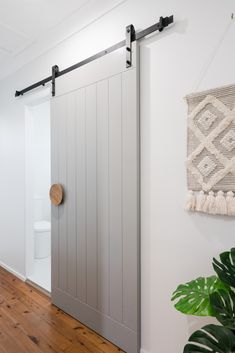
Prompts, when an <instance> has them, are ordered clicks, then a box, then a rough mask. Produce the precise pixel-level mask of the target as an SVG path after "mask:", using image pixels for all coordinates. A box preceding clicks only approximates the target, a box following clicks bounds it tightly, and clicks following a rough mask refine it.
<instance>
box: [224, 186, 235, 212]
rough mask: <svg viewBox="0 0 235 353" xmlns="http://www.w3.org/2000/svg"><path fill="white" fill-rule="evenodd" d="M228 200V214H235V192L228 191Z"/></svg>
mask: <svg viewBox="0 0 235 353" xmlns="http://www.w3.org/2000/svg"><path fill="white" fill-rule="evenodd" d="M226 202H227V211H228V216H235V198H234V193H233V192H232V191H229V192H227V196H226Z"/></svg>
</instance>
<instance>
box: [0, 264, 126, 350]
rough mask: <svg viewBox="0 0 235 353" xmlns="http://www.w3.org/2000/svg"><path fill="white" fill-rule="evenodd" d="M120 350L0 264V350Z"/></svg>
mask: <svg viewBox="0 0 235 353" xmlns="http://www.w3.org/2000/svg"><path fill="white" fill-rule="evenodd" d="M117 352H118V353H123V351H121V350H120V349H119V348H118V347H116V346H114V345H113V344H112V343H110V342H109V341H107V340H105V339H104V338H103V337H101V336H99V335H98V334H96V333H95V332H94V331H92V330H90V329H89V328H87V327H86V326H84V325H83V324H82V323H80V322H79V321H77V320H75V319H74V318H72V317H71V316H69V315H67V314H66V313H64V312H63V311H62V310H60V309H58V308H57V307H56V306H54V305H52V304H51V302H50V299H49V298H48V297H47V296H46V295H44V294H43V293H41V292H39V291H38V290H37V289H35V288H33V287H31V286H30V285H29V284H26V283H24V282H23V281H21V280H20V279H18V278H17V277H15V276H14V275H12V274H11V273H9V272H7V271H6V270H5V269H3V268H2V267H0V353H117Z"/></svg>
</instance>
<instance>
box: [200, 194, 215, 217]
mask: <svg viewBox="0 0 235 353" xmlns="http://www.w3.org/2000/svg"><path fill="white" fill-rule="evenodd" d="M202 212H205V213H210V214H216V209H215V196H214V192H213V191H210V192H209V194H208V195H207V196H206V201H205V203H204V205H203V208H202Z"/></svg>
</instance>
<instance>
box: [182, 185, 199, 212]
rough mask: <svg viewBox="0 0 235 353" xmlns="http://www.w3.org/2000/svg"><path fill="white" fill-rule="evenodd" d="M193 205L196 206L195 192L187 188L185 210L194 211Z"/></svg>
mask: <svg viewBox="0 0 235 353" xmlns="http://www.w3.org/2000/svg"><path fill="white" fill-rule="evenodd" d="M195 207H196V197H195V194H194V192H193V191H192V190H189V192H188V196H187V200H186V205H185V210H186V211H195Z"/></svg>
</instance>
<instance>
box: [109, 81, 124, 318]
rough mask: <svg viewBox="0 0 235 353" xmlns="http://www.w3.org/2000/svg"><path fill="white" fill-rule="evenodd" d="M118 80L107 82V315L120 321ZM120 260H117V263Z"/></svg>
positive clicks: (120, 252)
mask: <svg viewBox="0 0 235 353" xmlns="http://www.w3.org/2000/svg"><path fill="white" fill-rule="evenodd" d="M121 90H122V77H121V75H117V76H114V77H112V78H110V80H109V222H110V226H109V227H110V228H109V229H110V314H111V316H112V317H113V318H114V319H115V320H118V321H120V322H122V300H123V297H122V290H123V288H122V275H123V267H122V91H121ZM120 260H121V261H120Z"/></svg>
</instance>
